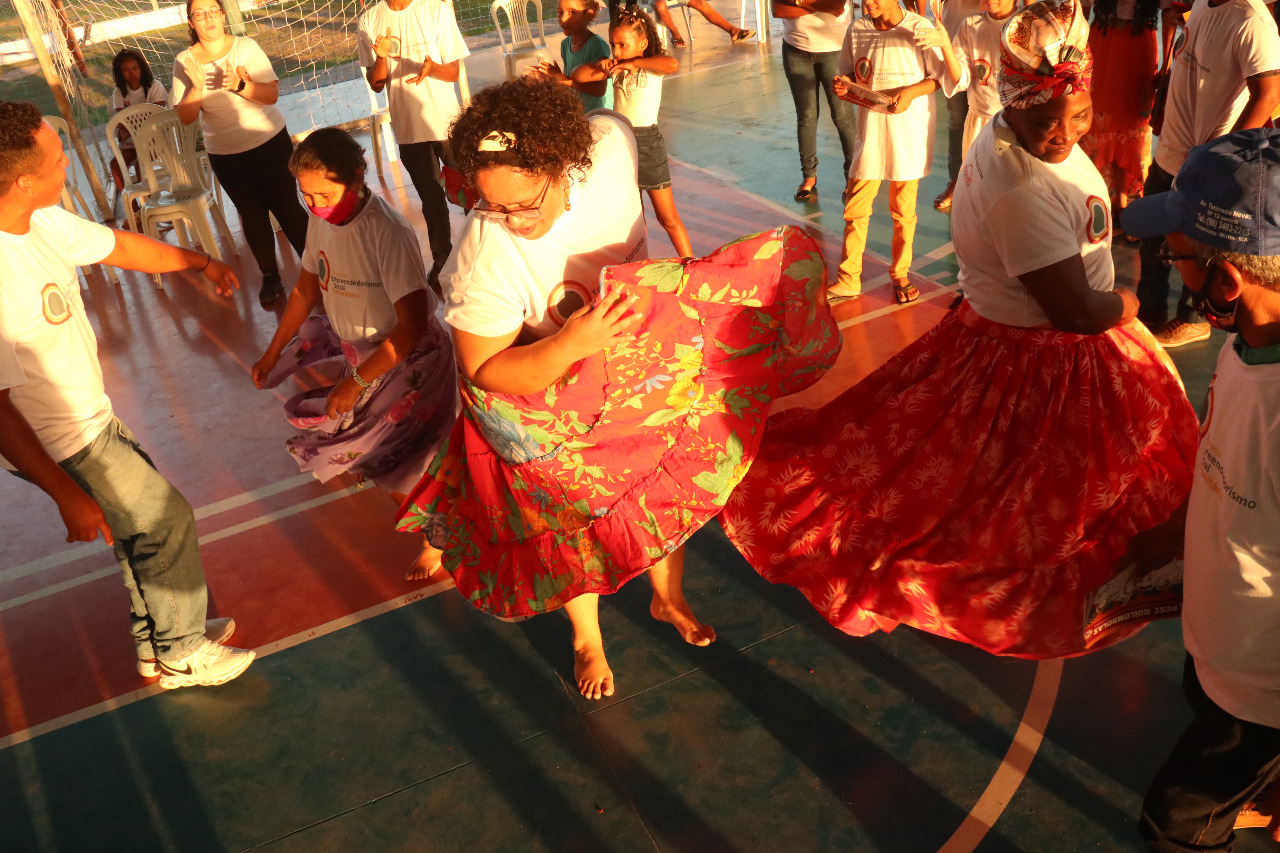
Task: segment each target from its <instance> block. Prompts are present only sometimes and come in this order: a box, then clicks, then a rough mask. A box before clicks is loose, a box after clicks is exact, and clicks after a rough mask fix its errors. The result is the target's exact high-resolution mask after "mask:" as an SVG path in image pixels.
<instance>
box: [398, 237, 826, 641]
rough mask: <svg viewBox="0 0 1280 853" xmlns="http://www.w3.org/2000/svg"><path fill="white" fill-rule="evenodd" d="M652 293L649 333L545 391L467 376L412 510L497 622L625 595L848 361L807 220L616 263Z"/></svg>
mask: <svg viewBox="0 0 1280 853" xmlns="http://www.w3.org/2000/svg"><path fill="white" fill-rule="evenodd" d="M602 278H603V280H604V281H603V284H604V286H605V287H608V288H618V287H622V288H625V289H627V290H629V291H631V292H633V293H636V294H638V295H639V296H640V300H639V301H638V302H637V303H636V306H635V310H637V311H639V312H640V313H641V314H642V316H643V317H644V321H643V324H642V326H641V328H640V330H639V332H638V334H637V337H636V339H635V340H633V341H630V342H628V343H625V344H622V345H619V346H617V347H615V348H614V349H612V350H611V351H609V352H608V353H607V354H605V353H602V354H598V355H596V356H593V357H591V358H587V359H584V360H583V361H582V362H580V363H579V364H578V365H577V366H576V367H575V368H574V369H573V370H571V371H570V372H569V373H568V374H566V375H565V376H564V377H563V378H562V379H560V380H559V381H558V382H556V383H555V384H554V385H552V386H551V387H550V388H548V389H547V390H546V391H545V392H543V393H541V394H535V395H528V396H510V395H505V394H495V393H486V392H484V391H481V390H480V389H477V388H475V387H472V386H470V385H469V384H467V383H465V382H464V383H463V391H462V406H463V409H462V414H461V416H460V417H459V419H458V422H457V423H456V424H455V426H454V429H453V432H452V434H451V435H450V437H449V440H448V442H447V444H446V445H445V447H444V449H443V450H442V451H441V452H440V454H439V455H438V456H437V457H436V459H435V461H434V463H433V464H432V466H431V467H430V468H429V469H428V471H427V474H426V476H424V477H423V479H422V481H421V482H420V483H419V484H418V486H417V488H415V489H414V490H413V492H412V493H411V494H410V496H409V500H408V501H407V502H406V504H405V506H404V507H403V508H402V510H401V523H400V529H402V530H421V531H423V532H425V533H426V535H427V538H428V539H429V540H430V542H431V543H432V544H433V545H435V546H436V547H437V548H440V549H441V550H443V551H444V566H445V568H446V569H448V570H449V572H451V573H452V575H453V579H454V581H455V583H456V584H457V587H458V589H459V591H461V592H462V594H463V595H464V596H466V597H467V599H468V600H469V601H470V602H471V603H472V604H474V605H475V606H476V607H478V608H479V609H481V610H484V611H486V612H488V613H491V614H493V615H495V616H498V617H501V618H516V617H522V616H529V615H532V614H535V613H543V612H546V611H548V610H554V609H556V608H558V607H561V606H563V605H564V604H565V603H566V602H567V601H569V600H571V599H573V598H575V597H577V596H579V595H582V594H583V593H591V592H594V593H611V592H614V591H616V590H617V589H618V588H619V587H621V586H622V585H623V584H625V583H626V582H627V581H628V580H630V579H631V578H633V577H635V576H636V575H638V574H640V573H642V572H644V571H645V570H646V569H648V568H649V567H650V566H651V565H653V564H654V563H656V562H657V561H658V560H660V559H662V558H663V557H664V556H666V555H667V554H668V553H670V552H671V551H673V550H674V549H676V548H677V547H679V546H680V545H681V544H683V543H684V541H685V540H686V539H687V538H688V537H689V536H690V535H692V534H693V532H694V531H696V530H697V529H698V528H699V527H701V526H702V525H703V524H704V523H706V521H707V520H708V519H710V518H711V517H713V516H715V515H716V514H717V513H719V512H720V510H721V508H722V507H723V506H724V503H725V501H726V500H727V499H728V497H729V494H730V492H731V491H732V490H733V487H734V486H735V485H737V483H738V482H739V481H740V480H741V479H742V476H743V475H744V474H745V473H746V470H747V468H748V466H749V465H750V464H751V460H752V458H753V457H754V456H755V452H756V449H757V447H758V446H759V443H760V437H761V434H762V433H763V431H764V422H765V419H766V417H767V416H768V413H769V407H770V404H771V402H772V401H773V400H774V399H776V398H777V397H781V396H784V395H786V394H792V393H795V392H796V391H799V390H801V389H803V388H806V387H808V386H809V385H811V384H812V383H813V382H815V381H817V379H818V378H819V377H820V376H821V375H822V373H823V372H825V371H826V370H827V368H829V367H830V366H831V365H832V364H833V363H834V361H835V358H836V355H837V354H838V352H839V349H840V335H839V332H838V331H837V329H836V327H835V322H834V320H833V319H832V317H831V312H830V310H829V309H828V308H827V304H826V300H825V299H824V298H823V287H824V286H825V268H824V265H823V262H822V257H821V255H820V253H819V252H818V249H817V246H816V245H815V244H814V242H813V240H812V239H810V238H809V237H808V236H807V235H805V234H804V232H802V231H800V230H798V229H796V228H791V227H787V228H780V229H777V230H775V231H769V232H765V233H763V234H758V235H755V236H753V237H747V238H743V240H740V241H737V242H735V243H731V244H729V245H728V246H725V247H723V248H721V249H719V250H718V251H717V252H715V253H714V254H712V255H710V256H708V257H707V258H705V259H702V260H697V261H690V262H688V263H684V264H681V263H679V262H672V261H648V262H645V263H639V264H629V265H626V266H619V267H613V268H609V269H606V270H605V272H604V274H603V276H602Z"/></svg>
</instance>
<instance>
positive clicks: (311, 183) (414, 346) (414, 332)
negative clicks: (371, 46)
mask: <svg viewBox="0 0 1280 853" xmlns="http://www.w3.org/2000/svg"><path fill="white" fill-rule="evenodd" d="M289 171H290V172H292V173H293V175H294V177H295V178H297V181H298V189H299V190H300V191H301V193H302V197H303V200H304V201H305V202H306V204H307V206H308V207H309V208H310V209H311V217H310V224H309V225H308V226H307V248H306V251H305V252H304V253H303V255H302V272H301V273H299V275H298V284H297V286H296V287H295V288H294V289H293V293H291V294H290V295H289V303H288V305H286V306H285V309H284V315H283V316H282V317H281V318H280V326H279V328H277V329H276V333H275V336H274V337H273V338H272V339H271V343H270V345H268V347H267V351H266V352H265V353H263V355H262V358H260V359H258V362H257V364H255V365H254V366H253V384H254V385H256V386H258V387H259V388H272V387H275V386H276V385H277V384H279V383H280V381H281V380H282V379H284V378H285V377H286V376H288V375H290V374H292V373H293V372H295V371H296V370H298V369H299V368H301V367H305V366H308V365H311V364H315V363H317V362H319V361H322V360H325V359H330V358H339V357H342V358H345V360H346V364H345V365H344V369H343V374H342V379H341V381H340V382H339V383H338V384H337V385H336V386H334V387H328V388H320V389H317V390H313V391H304V392H302V393H300V394H298V395H296V396H294V397H293V398H292V399H290V400H289V401H288V402H287V403H286V404H285V411H286V413H287V414H288V417H289V422H290V423H292V424H293V425H294V426H297V427H302V428H305V429H307V430H308V432H307V433H306V434H303V435H299V436H295V437H294V438H291V439H289V441H288V447H289V452H290V453H291V454H293V455H294V457H295V458H296V459H297V461H298V465H299V466H300V467H301V468H302V470H303V471H310V472H311V473H313V474H314V475H315V477H316V479H318V480H320V481H321V482H325V481H327V480H329V479H330V478H332V477H335V476H337V475H338V474H341V473H344V472H347V471H350V472H351V473H353V474H356V475H358V476H359V477H360V478H361V479H362V480H363V479H365V478H368V479H370V480H373V482H375V483H377V484H378V485H379V486H382V487H383V488H384V489H386V490H387V491H388V492H389V493H390V494H391V497H392V498H393V499H394V500H395V501H396V503H397V504H401V503H403V502H404V499H405V496H406V494H407V493H408V491H409V489H410V488H412V487H413V485H414V484H415V483H417V482H418V479H419V478H421V477H422V474H423V472H424V471H426V468H427V465H428V464H429V463H430V462H431V460H432V459H433V458H434V456H435V452H436V450H437V448H438V445H439V444H440V442H441V441H442V440H443V439H444V438H445V437H446V436H448V434H449V430H450V429H452V427H453V421H454V416H455V414H456V408H457V377H456V373H455V369H454V363H453V350H452V348H451V347H450V345H449V335H448V333H446V332H445V330H444V328H443V327H442V326H441V324H440V322H439V321H437V320H436V319H435V316H434V312H435V306H436V298H435V295H434V294H433V293H432V292H431V290H430V289H429V288H428V286H427V271H426V267H425V265H424V264H423V262H422V252H421V250H420V249H419V248H418V237H417V235H416V234H415V233H414V230H413V227H412V226H411V225H410V224H409V223H408V221H407V220H406V219H405V218H404V217H403V216H401V215H400V213H398V212H397V211H396V210H394V209H393V208H391V207H390V206H389V205H388V204H387V203H386V202H385V201H383V200H382V198H381V197H379V196H376V195H374V194H373V193H371V192H370V191H369V188H368V187H367V186H365V183H364V173H365V161H364V150H363V149H362V148H361V147H360V145H359V144H358V143H357V142H356V141H355V140H354V139H352V138H351V136H350V135H348V134H347V133H346V132H345V131H342V130H338V129H337V128H332V127H330V128H324V129H322V130H317V131H316V132H315V133H313V134H311V135H310V136H308V137H307V138H306V139H305V140H303V141H302V142H301V143H300V144H299V145H298V147H297V149H296V150H295V151H294V153H293V156H292V157H291V158H290V160H289ZM317 302H323V304H324V310H325V314H326V315H327V316H316V317H312V316H311V312H312V311H313V310H314V309H315V307H316V303H317ZM285 352H288V356H287V357H286V359H285V363H284V364H282V365H281V366H280V368H279V369H277V367H276V365H277V363H279V361H280V357H281V354H283V353H285ZM439 567H440V552H439V551H437V550H436V549H434V548H432V547H431V546H430V545H424V547H423V551H422V554H421V556H420V557H419V558H418V559H417V561H415V562H414V564H413V565H412V566H411V567H410V569H409V571H408V573H407V575H406V577H407V579H409V580H420V579H426V578H428V577H430V575H431V574H433V573H434V572H435V571H436V570H437V569H439Z"/></svg>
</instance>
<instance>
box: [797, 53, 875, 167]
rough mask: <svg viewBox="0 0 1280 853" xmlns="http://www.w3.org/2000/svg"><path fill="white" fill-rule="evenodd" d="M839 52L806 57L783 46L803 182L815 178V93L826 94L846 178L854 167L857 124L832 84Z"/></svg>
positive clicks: (816, 163) (817, 106) (816, 134)
mask: <svg viewBox="0 0 1280 853" xmlns="http://www.w3.org/2000/svg"><path fill="white" fill-rule="evenodd" d="M839 64H840V51H838V50H833V51H828V52H824V53H809V52H808V51H807V50H800V49H799V48H797V47H792V46H791V45H789V44H787V43H786V42H783V43H782V70H783V73H785V74H786V75H787V83H788V85H790V86H791V98H792V100H794V101H795V103H796V135H797V136H798V137H799V139H800V174H802V175H803V176H804V177H805V178H806V179H807V178H813V177H816V176H817V174H818V113H819V110H820V107H819V105H818V91H819V89H821V90H822V91H824V92H826V93H827V106H828V107H830V109H831V120H832V121H833V122H835V126H836V132H837V133H838V134H840V148H841V149H842V150H843V151H844V174H845V176H846V177H847V176H848V174H849V167H850V166H851V165H852V164H853V143H854V140H855V138H856V136H857V120H856V118H855V116H854V114H853V104H850V103H849V102H848V101H842V100H840V99H839V98H837V97H836V90H835V86H834V85H833V84H832V82H831V81H832V80H834V79H835V77H836V75H837V74H839V73H840V70H839Z"/></svg>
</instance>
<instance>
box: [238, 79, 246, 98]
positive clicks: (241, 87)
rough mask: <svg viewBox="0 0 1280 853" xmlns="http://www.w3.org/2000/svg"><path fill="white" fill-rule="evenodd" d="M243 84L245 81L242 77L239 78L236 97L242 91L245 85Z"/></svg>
mask: <svg viewBox="0 0 1280 853" xmlns="http://www.w3.org/2000/svg"><path fill="white" fill-rule="evenodd" d="M245 82H246V81H245V79H244V78H243V77H241V78H240V85H239V86H236V94H237V95H238V94H240V93H241V92H243V91H244V84H245Z"/></svg>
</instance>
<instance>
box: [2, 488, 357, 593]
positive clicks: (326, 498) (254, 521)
mask: <svg viewBox="0 0 1280 853" xmlns="http://www.w3.org/2000/svg"><path fill="white" fill-rule="evenodd" d="M308 479H309V478H308ZM359 488H360V487H359V486H349V487H347V488H345V489H343V490H342V491H340V492H331V493H330V494H327V495H321V496H320V497H318V498H312V499H311V500H309V501H303V502H302V503H300V504H294V505H293V506H289V507H285V508H284V509H278V510H275V511H274V512H268V513H264V514H262V515H260V516H258V517H256V518H251V519H249V520H248V521H244V522H241V523H240V524H233V525H232V526H230V527H224V528H223V529H222V530H215V531H214V532H213V533H209V534H206V535H204V536H201V537H200V546H201V547H204V546H205V545H208V544H210V543H213V542H217V541H218V540H219V539H226V538H227V537H229V536H235V535H236V534H238V533H244V532H245V531H246V530H252V529H254V528H255V527H262V526H263V525H265V524H271V523H272V522H274V521H279V520H280V519H282V518H288V517H289V516H291V515H297V514H298V513H300V512H306V511H307V510H309V509H314V508H315V507H318V506H323V505H324V504H327V503H331V502H333V501H336V500H339V499H341V498H345V497H347V496H348V495H353V494H355V493H356V492H357V491H359ZM118 574H120V567H119V566H111V567H110V568H107V569H98V570H97V571H95V572H89V573H88V574H84V575H80V576H79V577H74V578H71V579H70V580H65V581H63V582H62V583H58V584H54V585H53V586H47V587H44V588H42V589H37V590H35V591H34V592H29V593H27V594H26V595H20V596H18V597H17V598H11V599H9V600H7V601H0V612H4V611H5V610H11V609H13V608H15V607H21V606H22V605H24V604H30V603H31V602H33V601H39V600H40V599H42V598H47V597H48V596H50V595H56V594H57V593H59V592H65V591H66V590H68V589H73V588H74V587H77V586H81V585H82V584H86V583H92V582H93V581H96V580H98V579H99V578H105V577H109V576H111V575H118Z"/></svg>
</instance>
